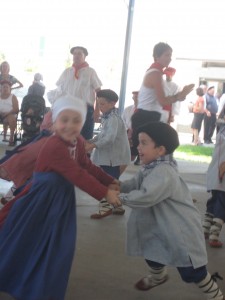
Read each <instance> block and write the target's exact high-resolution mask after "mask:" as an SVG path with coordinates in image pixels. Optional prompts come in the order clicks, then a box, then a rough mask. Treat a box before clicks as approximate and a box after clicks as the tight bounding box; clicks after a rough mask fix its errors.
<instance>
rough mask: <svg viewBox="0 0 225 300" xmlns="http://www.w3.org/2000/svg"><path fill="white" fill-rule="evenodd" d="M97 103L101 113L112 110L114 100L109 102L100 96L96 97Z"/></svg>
mask: <svg viewBox="0 0 225 300" xmlns="http://www.w3.org/2000/svg"><path fill="white" fill-rule="evenodd" d="M98 103H99V109H100V111H101V112H102V113H103V114H104V113H107V112H109V111H110V110H112V109H113V108H114V107H115V104H116V103H115V102H112V101H110V102H109V101H107V100H106V99H105V98H102V97H99V98H98Z"/></svg>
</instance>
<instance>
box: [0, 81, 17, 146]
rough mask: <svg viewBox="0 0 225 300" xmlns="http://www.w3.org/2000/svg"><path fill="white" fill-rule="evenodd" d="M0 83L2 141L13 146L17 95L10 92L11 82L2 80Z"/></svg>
mask: <svg viewBox="0 0 225 300" xmlns="http://www.w3.org/2000/svg"><path fill="white" fill-rule="evenodd" d="M0 85H1V96H0V119H1V121H2V123H3V142H9V146H14V133H15V130H16V125H17V114H18V112H19V103H18V99H17V97H16V96H15V95H13V94H12V93H11V83H10V82H9V81H6V80H3V81H1V82H0ZM8 127H9V129H10V137H9V140H7V139H6V135H7V130H8Z"/></svg>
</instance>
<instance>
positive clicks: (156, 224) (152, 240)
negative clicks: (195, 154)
mask: <svg viewBox="0 0 225 300" xmlns="http://www.w3.org/2000/svg"><path fill="white" fill-rule="evenodd" d="M121 193H122V194H120V199H121V200H122V203H123V204H125V205H128V206H130V207H131V208H132V211H131V214H130V217H129V220H128V224H127V227H128V228H127V251H128V254H129V255H134V256H143V257H144V258H145V259H148V260H152V261H155V262H159V263H161V264H165V265H171V266H176V267H188V266H192V265H193V267H194V268H198V267H201V266H204V265H206V264H207V254H206V248H205V239H204V235H203V230H202V224H201V216H200V214H199V212H198V210H197V208H196V207H195V206H194V204H193V201H192V197H191V194H190V191H189V189H188V187H187V185H186V183H185V182H184V181H183V180H182V178H181V177H180V176H179V174H178V172H177V170H176V169H175V168H173V167H172V166H171V165H169V164H168V163H165V162H162V163H161V164H158V165H156V166H155V167H154V168H153V169H146V170H141V171H139V173H138V174H137V175H136V176H135V177H133V178H132V179H130V180H127V181H125V182H123V183H121Z"/></svg>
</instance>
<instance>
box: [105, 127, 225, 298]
mask: <svg viewBox="0 0 225 300" xmlns="http://www.w3.org/2000/svg"><path fill="white" fill-rule="evenodd" d="M138 136H139V145H138V152H139V156H140V160H141V162H142V164H143V168H142V169H141V170H140V171H139V173H137V174H136V175H135V176H134V177H133V178H131V179H130V180H127V181H124V182H120V194H119V199H120V201H121V204H124V205H127V206H129V207H131V208H132V211H131V214H130V217H129V220H128V224H127V251H128V255H132V256H141V257H143V258H144V259H145V261H146V262H147V264H148V266H149V275H147V276H145V277H143V278H142V279H140V280H139V281H138V282H137V283H136V284H135V287H136V288H137V289H139V290H142V291H146V290H150V289H152V288H154V287H156V286H158V285H160V284H163V283H164V282H166V281H167V280H168V273H167V268H166V266H168V265H169V266H174V267H176V268H177V270H178V272H179V273H180V276H181V278H182V280H183V281H185V282H187V283H191V282H192V283H195V284H196V285H197V286H198V287H199V288H200V289H201V291H202V292H203V293H204V295H206V297H207V299H216V300H223V299H224V296H223V294H222V292H221V291H220V289H219V287H218V285H217V283H216V282H215V281H214V279H213V278H214V276H215V275H214V276H211V275H210V273H209V272H208V271H207V268H206V264H207V253H206V247H205V239H204V234H203V229H202V224H201V215H200V213H199V211H198V209H197V208H196V207H195V206H194V204H193V201H192V196H191V193H190V191H189V189H188V186H187V184H186V183H185V182H184V181H183V179H182V178H181V177H180V175H179V173H178V170H177V164H176V161H175V160H174V159H173V152H174V150H175V149H176V148H177V147H178V146H179V139H178V134H177V132H176V131H175V130H174V129H173V128H172V127H171V126H170V125H168V124H166V123H162V122H152V123H147V124H146V125H143V126H142V127H140V128H139V129H138ZM110 203H111V204H114V203H113V202H110ZM115 205H118V203H115ZM217 276H218V277H220V276H219V275H218V273H217ZM165 299H166V296H165Z"/></svg>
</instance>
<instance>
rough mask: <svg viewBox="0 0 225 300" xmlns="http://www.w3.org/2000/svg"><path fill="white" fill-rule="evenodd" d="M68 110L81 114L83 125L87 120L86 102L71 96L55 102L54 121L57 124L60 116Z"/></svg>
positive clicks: (53, 106) (53, 109) (65, 96)
mask: <svg viewBox="0 0 225 300" xmlns="http://www.w3.org/2000/svg"><path fill="white" fill-rule="evenodd" d="M66 109H70V110H74V111H76V112H79V113H80V114H81V117H82V121H83V124H84V122H85V119H86V114H87V105H86V103H85V102H84V101H82V100H81V99H79V98H77V97H73V96H70V95H63V96H61V97H59V98H58V99H56V100H55V102H54V103H53V105H52V121H53V123H54V122H55V120H56V118H57V117H58V115H59V114H60V113H61V112H62V111H63V110H66Z"/></svg>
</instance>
